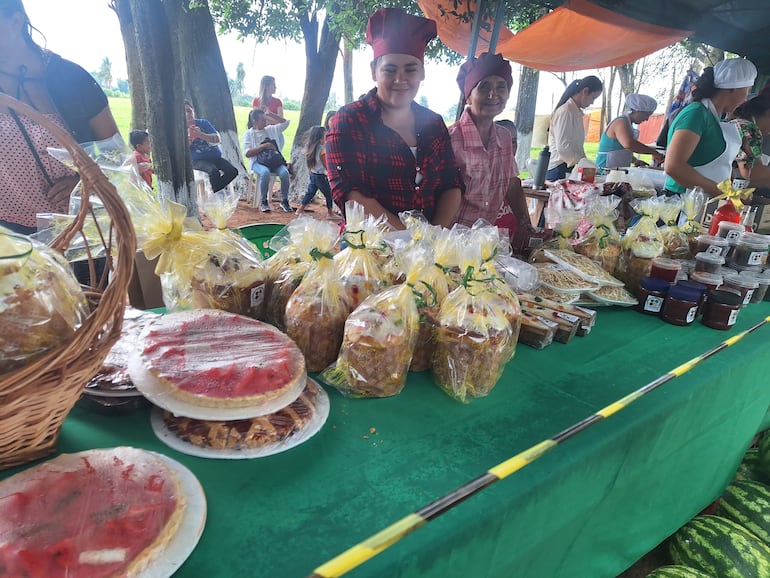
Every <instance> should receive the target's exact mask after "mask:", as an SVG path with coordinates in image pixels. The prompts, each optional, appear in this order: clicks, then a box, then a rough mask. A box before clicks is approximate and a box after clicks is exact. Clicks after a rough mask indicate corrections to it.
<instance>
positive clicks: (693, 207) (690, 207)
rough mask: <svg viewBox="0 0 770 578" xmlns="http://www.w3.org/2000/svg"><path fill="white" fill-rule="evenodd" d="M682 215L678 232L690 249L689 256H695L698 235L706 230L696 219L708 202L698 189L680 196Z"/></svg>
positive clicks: (688, 190)
mask: <svg viewBox="0 0 770 578" xmlns="http://www.w3.org/2000/svg"><path fill="white" fill-rule="evenodd" d="M680 196H681V197H682V215H681V218H680V222H679V230H680V231H681V233H682V234H683V235H684V236H685V238H686V239H687V245H688V248H689V249H690V256H695V254H696V253H697V252H698V241H697V240H696V239H697V237H698V235H702V234H703V233H705V232H706V228H705V227H704V226H703V225H702V224H701V223H700V221H699V220H698V218H699V217H700V215H702V214H703V211H704V209H705V207H706V203H707V202H708V197H707V196H706V193H705V192H704V191H703V189H701V188H700V187H695V188H692V189H687V191H685V192H684V193H683V194H682V195H680Z"/></svg>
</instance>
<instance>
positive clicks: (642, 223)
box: [623, 197, 663, 259]
mask: <svg viewBox="0 0 770 578" xmlns="http://www.w3.org/2000/svg"><path fill="white" fill-rule="evenodd" d="M631 206H632V207H633V208H634V211H636V213H637V214H638V215H640V218H639V220H638V221H637V222H636V223H634V225H632V226H631V227H629V229H628V230H627V231H626V235H625V237H624V238H623V247H624V248H625V249H628V250H629V251H630V252H631V253H632V254H633V255H635V256H637V257H642V258H645V259H652V258H653V257H659V256H660V255H662V254H663V237H662V236H661V234H660V229H658V219H660V211H661V208H662V198H661V197H653V198H651V199H635V200H633V201H632V202H631Z"/></svg>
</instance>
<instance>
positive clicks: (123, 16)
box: [110, 0, 147, 142]
mask: <svg viewBox="0 0 770 578" xmlns="http://www.w3.org/2000/svg"><path fill="white" fill-rule="evenodd" d="M110 8H112V9H113V10H114V11H115V14H116V15H117V17H118V22H119V23H120V35H121V36H122V37H123V45H124V46H125V50H126V68H127V70H128V78H130V79H131V82H129V83H128V89H129V93H130V96H131V128H132V129H145V128H147V103H146V101H145V100H144V82H143V80H142V68H141V64H140V60H139V43H138V42H137V39H136V34H135V32H134V17H133V15H132V14H131V6H130V5H129V0H112V1H111V3H110ZM123 137H124V138H125V140H126V142H128V135H127V134H126V135H123Z"/></svg>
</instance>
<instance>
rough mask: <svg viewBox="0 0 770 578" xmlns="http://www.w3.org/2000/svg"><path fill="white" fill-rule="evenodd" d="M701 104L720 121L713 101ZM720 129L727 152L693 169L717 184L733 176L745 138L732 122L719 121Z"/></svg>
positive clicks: (705, 99)
mask: <svg viewBox="0 0 770 578" xmlns="http://www.w3.org/2000/svg"><path fill="white" fill-rule="evenodd" d="M701 104H703V106H705V107H706V108H707V109H709V110H710V111H711V113H712V114H713V115H714V116H715V117H716V118H717V121H719V116H718V115H717V112H716V109H715V108H714V105H713V104H711V100H709V99H707V98H704V99H703V100H702V101H701ZM719 127H720V128H721V129H722V137H723V138H724V139H725V150H724V151H723V152H722V154H721V155H719V156H718V157H717V158H715V159H714V160H713V161H711V162H710V163H706V164H705V165H700V166H697V167H693V168H694V169H695V170H696V171H698V172H699V173H700V174H701V175H703V176H704V177H706V178H707V179H710V180H712V181H714V182H715V183H721V182H722V181H724V180H725V179H729V178H730V177H731V176H732V172H733V161H734V160H735V157H736V156H738V153H739V152H740V149H741V144H743V137H741V133H740V131H739V130H738V127H737V126H736V125H734V124H733V123H730V122H721V121H719Z"/></svg>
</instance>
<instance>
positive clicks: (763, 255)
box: [730, 233, 770, 268]
mask: <svg viewBox="0 0 770 578" xmlns="http://www.w3.org/2000/svg"><path fill="white" fill-rule="evenodd" d="M768 247H770V238H768V237H767V236H766V235H758V234H757V233H744V234H743V235H741V236H740V237H739V238H738V240H737V242H736V243H735V249H733V252H732V253H731V254H730V263H731V264H732V265H734V266H737V268H740V267H760V266H762V265H764V264H765V263H767V250H768Z"/></svg>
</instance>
